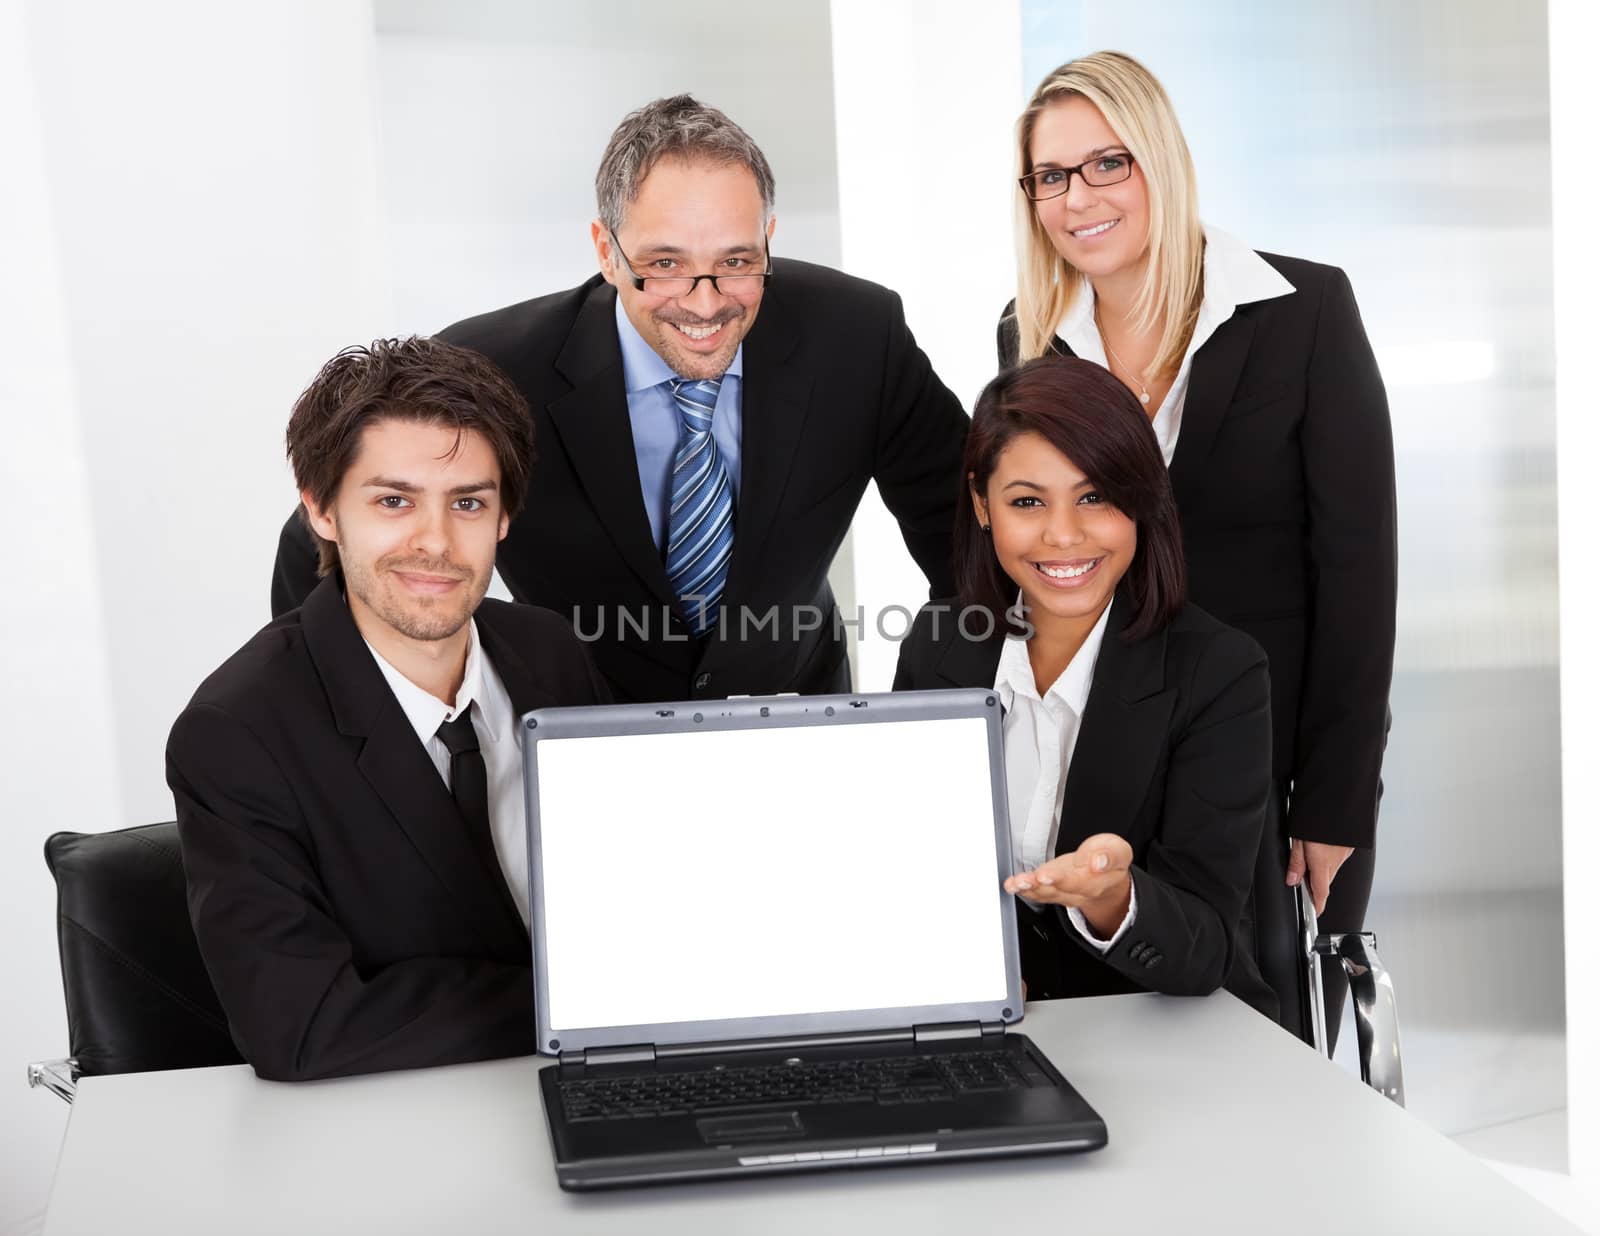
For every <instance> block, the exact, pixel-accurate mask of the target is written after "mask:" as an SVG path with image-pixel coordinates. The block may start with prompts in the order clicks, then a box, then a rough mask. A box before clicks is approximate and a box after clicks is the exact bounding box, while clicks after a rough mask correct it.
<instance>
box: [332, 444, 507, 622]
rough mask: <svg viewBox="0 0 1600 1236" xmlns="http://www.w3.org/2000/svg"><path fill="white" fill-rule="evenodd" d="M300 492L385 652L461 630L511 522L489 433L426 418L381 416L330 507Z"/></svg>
mask: <svg viewBox="0 0 1600 1236" xmlns="http://www.w3.org/2000/svg"><path fill="white" fill-rule="evenodd" d="M301 497H302V499H303V500H304V501H305V503H306V510H307V513H308V514H309V515H310V517H311V525H312V527H313V528H314V529H315V530H316V531H317V533H318V534H319V535H321V536H323V537H325V538H327V539H328V540H330V541H334V542H336V543H337V544H338V547H339V565H340V567H341V569H342V570H343V571H344V582H345V591H346V596H347V598H348V600H349V603H350V611H351V613H352V614H353V615H354V616H355V619H356V626H357V627H358V628H360V630H361V633H362V635H363V636H365V637H366V638H367V640H368V641H369V642H371V643H372V644H373V645H375V646H377V647H379V648H380V650H382V649H383V648H384V647H385V646H386V645H388V644H390V643H391V642H392V641H394V640H395V639H397V638H399V639H402V640H415V641H424V642H433V641H438V640H446V639H450V638H451V637H453V636H455V635H456V634H457V633H458V632H460V631H461V629H462V628H463V627H464V626H465V625H466V623H467V619H469V618H471V617H472V614H473V611H474V610H476V609H477V608H478V603H479V602H480V601H482V600H483V594H484V593H485V592H486V591H487V590H488V588H489V579H490V575H491V574H492V572H493V571H494V554H495V546H496V545H497V544H498V543H499V541H500V538H501V537H503V536H505V534H506V526H507V524H508V523H509V522H510V521H509V517H508V516H507V515H506V514H505V511H504V508H503V506H502V504H501V497H500V467H499V465H498V464H497V463H496V461H495V456H494V451H493V450H492V449H491V448H490V446H489V442H488V440H487V439H486V438H485V437H484V436H483V435H482V434H480V433H478V432H477V431H476V430H471V429H468V430H463V431H459V432H458V431H457V430H456V429H455V428H453V427H452V426H449V425H441V424H436V423H429V422H426V421H412V420H400V419H393V418H391V419H386V420H377V421H373V422H372V423H371V424H369V425H367V427H366V428H365V429H363V430H362V432H361V445H360V449H359V450H357V452H356V455H355V458H354V460H353V461H352V462H351V464H350V467H349V468H348V469H347V470H346V471H345V474H344V478H343V479H342V481H341V482H340V484H339V488H338V490H337V492H336V493H335V495H334V497H333V500H332V501H331V502H330V503H329V504H328V506H327V507H325V508H318V507H316V506H315V505H314V504H313V502H312V500H311V498H310V495H309V494H302V495H301Z"/></svg>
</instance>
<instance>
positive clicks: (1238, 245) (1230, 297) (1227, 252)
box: [1056, 226, 1295, 365]
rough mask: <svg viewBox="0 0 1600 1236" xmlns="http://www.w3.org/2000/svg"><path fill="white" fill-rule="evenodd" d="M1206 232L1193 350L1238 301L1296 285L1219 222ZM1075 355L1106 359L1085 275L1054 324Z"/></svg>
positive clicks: (1288, 290) (1249, 302)
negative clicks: (1076, 291)
mask: <svg viewBox="0 0 1600 1236" xmlns="http://www.w3.org/2000/svg"><path fill="white" fill-rule="evenodd" d="M1202 230H1203V231H1204V233H1205V238H1206V253H1205V260H1204V262H1203V263H1202V271H1201V277H1202V279H1203V281H1204V282H1203V284H1202V288H1203V290H1202V292H1201V297H1200V315H1199V317H1197V318H1196V319H1195V328H1194V335H1193V337H1192V338H1191V339H1190V342H1189V351H1190V353H1193V352H1195V351H1197V350H1198V349H1199V347H1200V345H1201V344H1203V343H1204V342H1205V341H1206V340H1207V339H1209V338H1210V337H1211V333H1212V332H1213V331H1215V330H1216V329H1217V327H1219V326H1221V325H1222V324H1223V323H1224V322H1226V321H1227V320H1228V319H1229V318H1231V317H1232V316H1233V313H1234V310H1235V309H1237V308H1238V307H1239V306H1240V305H1252V304H1254V303H1255V302H1256V301H1258V300H1275V299H1276V298H1277V297H1279V296H1287V295H1289V294H1290V293H1291V292H1293V291H1294V290H1295V287H1294V284H1292V283H1290V282H1289V281H1288V280H1287V279H1285V278H1284V277H1283V276H1282V275H1280V274H1279V273H1278V272H1277V270H1275V269H1274V268H1273V267H1272V265H1271V264H1270V263H1268V262H1267V260H1266V259H1265V258H1263V257H1262V256H1261V255H1260V254H1259V253H1257V252H1256V251H1255V250H1254V249H1252V248H1251V247H1250V246H1249V245H1247V244H1245V243H1244V242H1243V241H1242V240H1236V239H1234V237H1232V236H1230V235H1228V233H1226V232H1224V231H1222V230H1221V229H1220V228H1214V227H1210V226H1203V227H1202ZM1056 334H1058V335H1060V336H1061V338H1062V340H1063V341H1064V342H1065V343H1066V345H1067V346H1068V347H1069V348H1071V349H1072V352H1073V355H1074V356H1079V357H1082V358H1083V359H1084V360H1092V361H1094V362H1095V363H1096V364H1099V365H1104V364H1105V363H1106V354H1105V345H1104V344H1103V343H1102V342H1101V340H1100V332H1099V330H1098V329H1096V327H1095V324H1094V285H1093V284H1091V283H1090V282H1089V281H1088V280H1087V279H1084V280H1082V281H1081V282H1080V283H1079V285H1078V294H1077V295H1076V296H1074V297H1073V298H1072V303H1071V304H1070V305H1068V306H1067V312H1066V313H1065V314H1064V315H1063V316H1062V319H1061V324H1060V326H1058V327H1057V328H1056Z"/></svg>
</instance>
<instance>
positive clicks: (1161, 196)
mask: <svg viewBox="0 0 1600 1236" xmlns="http://www.w3.org/2000/svg"><path fill="white" fill-rule="evenodd" d="M1073 95H1080V96H1082V97H1083V98H1085V99H1087V100H1088V101H1089V102H1090V103H1093V104H1094V105H1095V106H1096V107H1097V108H1099V109H1100V114H1101V115H1102V116H1104V117H1105V119H1106V123H1107V124H1108V125H1110V126H1111V128H1112V131H1113V132H1115V133H1116V135H1117V138H1118V140H1119V141H1121V142H1122V143H1123V144H1124V145H1125V146H1126V147H1127V148H1128V153H1129V154H1131V155H1132V156H1133V160H1134V163H1135V164H1136V165H1137V166H1138V167H1139V168H1140V169H1141V171H1143V173H1144V179H1145V184H1146V186H1147V189H1148V193H1149V198H1150V238H1149V249H1148V254H1149V260H1148V262H1147V263H1146V267H1145V277H1144V284H1143V286H1142V287H1141V288H1140V289H1139V295H1138V297H1137V298H1136V299H1135V301H1134V306H1133V312H1134V319H1135V322H1134V324H1135V326H1136V327H1137V328H1138V329H1139V330H1140V331H1146V330H1149V329H1150V328H1151V327H1152V326H1154V325H1156V324H1157V323H1159V324H1160V326H1161V342H1160V345H1159V346H1158V347H1157V348H1156V354H1155V359H1154V360H1152V361H1151V362H1150V367H1149V368H1148V369H1146V370H1145V372H1144V374H1143V375H1141V376H1143V377H1144V378H1145V379H1146V380H1150V381H1153V380H1156V379H1157V378H1160V377H1162V376H1165V375H1167V374H1171V373H1176V372H1177V369H1178V367H1179V365H1181V364H1182V363H1183V353H1184V350H1185V349H1186V348H1187V347H1188V346H1189V338H1190V336H1191V335H1193V333H1194V324H1195V319H1196V318H1197V317H1198V316H1199V313H1200V300H1201V297H1202V295H1203V294H1204V290H1205V289H1204V278H1203V268H1202V265H1201V260H1202V258H1203V256H1204V253H1205V236H1204V233H1202V231H1201V229H1200V211H1199V206H1198V203H1197V194H1196V192H1195V179H1194V160H1193V159H1191V158H1190V156H1189V144H1188V143H1187V142H1185V141H1184V140H1183V130H1182V129H1181V128H1180V127H1179V125H1178V117H1177V113H1175V112H1174V111H1173V110H1172V103H1171V101H1170V100H1169V99H1168V98H1167V92H1166V91H1165V90H1163V89H1162V88H1161V83H1160V82H1159V81H1157V80H1156V78H1155V75H1154V74H1153V73H1151V72H1150V70H1149V69H1147V68H1145V67H1144V65H1142V64H1140V63H1139V62H1138V61H1137V60H1135V59H1134V58H1133V57H1132V56H1128V55H1124V54H1123V53H1122V52H1114V51H1102V52H1095V53H1094V54H1093V55H1092V56H1083V57H1080V58H1079V59H1077V60H1072V61H1068V62H1067V63H1066V64H1064V65H1062V66H1061V67H1060V68H1058V69H1056V70H1055V71H1054V72H1052V73H1050V74H1049V75H1048V76H1046V77H1045V79H1044V81H1042V82H1040V83H1039V88H1038V89H1037V90H1035V91H1034V92H1033V97H1032V98H1031V99H1029V100H1028V106H1027V108H1026V109H1025V110H1024V111H1023V113H1022V115H1021V116H1020V117H1018V119H1017V175H1018V177H1022V176H1026V175H1028V173H1030V172H1031V171H1032V170H1033V167H1032V164H1031V163H1030V161H1029V158H1028V146H1029V144H1030V143H1031V142H1032V140H1033V131H1034V127H1035V126H1036V125H1037V123H1038V120H1039V117H1040V115H1042V114H1043V112H1044V110H1045V109H1046V108H1047V107H1050V106H1052V105H1053V104H1056V103H1060V102H1062V101H1064V100H1066V99H1068V98H1070V97H1072V96H1073ZM1016 202H1017V303H1016V323H1017V342H1018V353H1017V361H1018V363H1021V362H1022V361H1028V360H1032V359H1033V358H1034V357H1036V356H1043V355H1044V354H1045V353H1046V352H1048V351H1049V350H1050V340H1051V338H1052V336H1053V335H1054V334H1055V329H1056V326H1057V325H1058V324H1059V323H1060V321H1061V318H1062V316H1063V315H1064V314H1065V313H1066V312H1067V309H1068V308H1069V307H1070V306H1071V304H1072V301H1073V298H1074V297H1075V296H1076V295H1077V293H1078V287H1079V284H1080V282H1081V275H1080V273H1079V271H1078V269H1077V268H1076V267H1075V266H1073V265H1072V264H1071V263H1070V262H1068V261H1067V260H1066V259H1065V258H1063V257H1062V256H1061V255H1060V254H1059V253H1057V252H1056V248H1055V246H1054V245H1053V244H1052V243H1051V242H1050V237H1049V236H1048V235H1046V233H1045V230H1044V228H1043V227H1042V226H1040V223H1039V216H1038V213H1037V212H1036V211H1035V209H1034V203H1033V202H1031V201H1030V200H1029V199H1028V195H1027V194H1026V193H1024V192H1023V191H1022V187H1021V186H1020V185H1018V187H1017V197H1016Z"/></svg>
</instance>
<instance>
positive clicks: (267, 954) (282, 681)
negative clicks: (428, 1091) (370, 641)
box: [167, 578, 606, 1080]
mask: <svg viewBox="0 0 1600 1236" xmlns="http://www.w3.org/2000/svg"><path fill="white" fill-rule="evenodd" d="M476 618H477V623H478V633H479V638H480V639H481V641H482V646H483V649H484V651H485V652H486V653H487V654H488V656H489V659H490V661H491V662H492V663H493V665H494V668H495V672H496V673H498V674H499V676H500V679H501V681H502V682H504V684H505V687H506V690H507V692H508V693H509V695H510V696H511V702H512V706H513V708H514V709H515V710H516V711H517V713H518V714H519V715H520V714H521V713H522V712H523V711H525V710H527V709H530V708H540V707H546V706H551V705H566V704H589V703H595V702H599V701H603V700H604V699H605V698H606V693H605V688H604V685H603V684H602V683H601V681H600V680H599V677H598V675H597V674H596V673H595V671H594V669H593V668H592V666H591V665H590V663H589V659H588V657H587V656H586V655H585V653H584V650H583V646H582V645H581V644H579V643H578V641H577V640H576V639H575V638H574V637H573V634H572V631H571V630H570V629H569V628H568V627H567V625H566V623H564V622H563V621H561V619H560V618H559V617H558V616H557V615H555V614H551V613H548V612H546V611H543V610H539V609H534V608H532V607H531V606H522V605H508V604H505V603H503V602H498V601H488V600H486V601H484V602H483V604H482V605H481V606H480V607H479V609H478V611H477V614H476ZM167 781H168V784H169V785H171V787H172V793H173V797H174V799H175V800H176V803H177V811H178V832H179V835H180V837H181V839H182V842H183V861H184V868H185V871H186V873H187V876H188V881H189V910H190V916H191V917H192V919H193V921H194V928H195V935H196V936H197V938H198V939H199V943H200V953H201V956H202V957H203V958H204V959H205V963H206V968H207V970H208V971H209V972H210V975H211V980H212V982H213V984H215V986H216V989H217V995H218V996H219V998H220V999H221V1001H222V1007H223V1009H224V1010H225V1011H226V1012H227V1015H228V1022H229V1025H230V1026H231V1028H232V1030H233V1037H234V1041H235V1042H236V1043H237V1044H238V1047H239V1050H240V1052H241V1053H242V1054H243V1055H244V1057H245V1059H246V1060H248V1061H249V1062H250V1063H251V1064H252V1065H254V1066H255V1069H256V1072H257V1073H259V1074H260V1075H261V1076H263V1077H268V1078H274V1079H280V1080H299V1079H304V1078H312V1077H328V1076H334V1075H338V1074H342V1073H365V1072H374V1071H377V1070H381V1069H398V1068H413V1067H418V1066H422V1065H434V1064H449V1063H453V1062H456V1061H462V1060H477V1059H483V1058H487V1057H492V1056H509V1055H518V1054H524V1053H527V1052H531V1051H533V1050H534V1018H533V977H532V971H531V960H532V954H531V948H530V944H529V940H528V933H527V930H526V929H525V928H524V926H523V924H522V920H521V918H520V917H519V915H518V914H517V912H516V908H515V906H514V905H513V904H512V902H511V900H510V894H509V892H508V891H507V890H506V887H505V881H504V879H503V878H498V879H494V878H491V876H490V874H489V873H488V872H486V871H485V869H484V867H483V865H482V864H481V863H480V862H479V860H478V858H477V856H476V853H475V852H474V850H473V848H472V845H471V843H470V841H469V840H468V835H467V832H466V825H465V824H464V823H463V822H462V820H461V817H460V815H459V813H458V812H457V810H456V807H455V802H454V800H453V799H452V798H451V796H450V791H449V790H448V789H447V788H446V787H445V784H444V782H443V780H442V779H441V778H440V777H439V774H438V771H437V770H436V769H435V767H434V765H433V763H432V761H431V760H430V759H429V757H428V754H427V752H426V750H425V749H424V748H423V746H422V744H421V743H420V742H419V741H418V740H417V734H416V731H415V730H414V729H412V727H411V724H410V722H409V721H408V720H407V719H406V716H405V713H404V712H403V711H402V710H401V707H400V704H399V701H397V700H396V699H395V696H394V693H393V692H392V691H390V689H389V685H388V683H387V682H385V681H384V678H383V674H382V671H380V670H379V669H378V666H377V663H376V662H375V661H374V660H373V658H372V654H371V652H369V651H368V649H367V647H366V645H365V643H364V642H363V641H362V639H361V635H360V633H359V632H358V631H357V629H356V626H355V622H354V620H353V619H352V618H351V616H350V611H349V609H348V607H347V606H346V605H345V602H344V599H343V597H342V596H341V595H340V587H339V580H338V579H336V578H331V579H328V580H325V581H324V582H323V583H322V584H320V585H319V586H318V587H317V588H316V589H315V590H314V591H313V592H312V594H311V596H310V597H309V598H308V599H307V601H306V604H305V605H304V607H303V608H301V609H298V610H295V611H294V612H292V613H290V614H287V615H285V616H284V617H283V618H280V619H278V620H277V621H275V622H273V623H272V624H271V625H270V626H267V627H266V628H264V629H263V630H262V631H260V632H259V633H258V634H257V635H256V636H255V637H254V638H253V639H251V640H250V642H249V643H248V644H246V645H245V646H244V647H243V648H241V649H240V650H239V651H238V652H237V653H235V654H234V655H233V656H232V657H230V658H229V659H228V660H227V661H226V662H224V663H223V665H222V667H221V668H220V669H218V670H217V671H216V672H215V673H214V674H212V675H211V677H209V678H208V679H206V681H205V682H204V683H203V684H202V685H201V687H200V689H199V690H198V691H197V692H195V695H194V698H193V699H192V700H191V701H190V703H189V706H188V707H187V708H185V709H184V711H183V714H182V715H181V716H180V717H179V718H178V720H177V723H176V724H175V725H174V726H173V728H172V735H171V737H170V738H169V739H168V742H167Z"/></svg>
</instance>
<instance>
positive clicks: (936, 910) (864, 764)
mask: <svg viewBox="0 0 1600 1236" xmlns="http://www.w3.org/2000/svg"><path fill="white" fill-rule="evenodd" d="M537 760H538V782H537V783H538V800H539V801H538V811H539V833H540V849H541V853H542V862H543V902H544V916H545V958H546V966H545V974H546V982H547V990H548V1003H547V1006H546V1012H547V1015H548V1018H549V1025H550V1026H551V1027H553V1028H559V1029H566V1030H573V1029H583V1028H593V1027H605V1026H638V1025H650V1024H658V1023H665V1022H680V1021H711V1020H718V1019H721V1018H735V1017H739V1018H742V1017H769V1016H777V1015H782V1014H795V1013H823V1012H835V1011H844V1010H857V1009H888V1008H898V1007H915V1006H926V1005H936V1004H947V1003H966V1002H979V1001H988V1000H1001V999H1004V998H1005V995H1006V966H1005V946H1004V935H1003V931H1002V923H1001V918H1000V915H1001V913H1002V912H1003V911H1002V906H1003V901H1002V898H1001V897H1000V896H999V895H998V882H999V880H1000V878H1001V876H1000V862H1001V860H999V859H997V855H996V829H995V820H994V805H993V804H994V797H993V793H992V790H991V787H990V781H989V779H990V761H989V752H988V745H987V728H986V724H985V722H984V720H983V719H982V718H979V717H963V718H957V719H942V720H918V721H893V722H878V723H872V724H841V725H821V726H805V727H783V728H778V727H773V728H763V729H741V730H720V731H703V730H696V731H691V732H674V733H660V734H649V735H630V736H621V737H616V736H603V737H584V738H561V739H547V740H544V741H541V742H540V743H539V745H538V750H537ZM1002 797H1003V796H1002ZM1000 831H1001V836H1002V837H1004V836H1005V835H1006V833H1005V830H1004V829H1002V830H1000Z"/></svg>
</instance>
